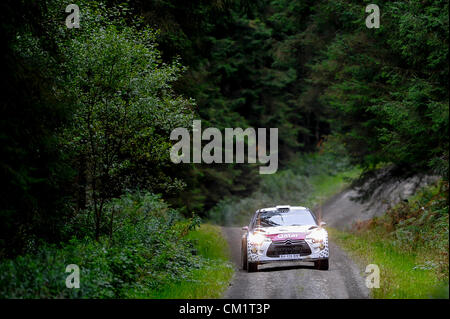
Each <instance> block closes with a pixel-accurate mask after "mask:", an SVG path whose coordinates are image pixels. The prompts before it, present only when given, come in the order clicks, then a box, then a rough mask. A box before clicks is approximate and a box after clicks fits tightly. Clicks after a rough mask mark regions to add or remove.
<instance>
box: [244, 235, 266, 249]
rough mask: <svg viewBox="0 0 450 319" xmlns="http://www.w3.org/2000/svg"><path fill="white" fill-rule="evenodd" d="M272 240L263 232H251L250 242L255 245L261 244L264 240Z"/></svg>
mask: <svg viewBox="0 0 450 319" xmlns="http://www.w3.org/2000/svg"><path fill="white" fill-rule="evenodd" d="M265 241H270V238H268V237H266V236H264V235H263V234H249V235H248V242H249V243H250V244H253V245H257V246H261V245H262V244H263V242H265Z"/></svg>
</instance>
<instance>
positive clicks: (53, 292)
mask: <svg viewBox="0 0 450 319" xmlns="http://www.w3.org/2000/svg"><path fill="white" fill-rule="evenodd" d="M106 211H107V212H108V213H109V215H108V216H109V218H110V221H111V220H112V222H111V225H112V227H113V232H112V233H111V235H110V236H109V237H108V236H105V237H102V238H101V239H100V241H99V242H96V241H94V240H93V239H92V237H89V236H88V234H91V235H92V234H93V229H92V224H91V226H89V225H88V224H83V222H84V221H88V220H89V218H87V217H86V216H87V215H89V214H88V213H87V212H86V213H84V214H83V215H82V216H79V217H80V218H78V219H76V221H77V223H75V226H74V227H75V228H78V229H82V230H84V231H86V233H84V234H81V233H80V235H82V236H84V237H82V238H81V237H80V238H73V239H72V240H71V241H69V242H68V243H66V244H61V247H57V246H55V245H42V246H41V247H40V248H38V250H37V252H36V253H34V254H27V255H24V256H19V257H17V258H15V259H12V260H5V261H3V262H1V263H0V298H126V297H127V296H129V295H133V294H135V291H136V290H139V291H141V292H142V294H143V295H144V296H145V292H146V291H150V290H152V291H155V290H158V289H161V288H162V287H163V286H165V285H167V284H169V283H176V282H177V281H180V280H183V279H184V278H186V277H189V276H190V274H191V272H192V271H193V270H194V269H197V268H199V267H201V266H202V265H203V264H204V260H203V259H202V258H201V257H199V256H196V255H195V254H194V251H193V248H192V247H193V246H192V243H191V241H190V240H188V239H187V238H186V235H187V234H188V232H189V231H190V230H191V229H193V228H194V227H195V226H196V225H198V223H199V220H198V219H197V218H191V219H182V218H181V217H180V215H179V214H178V212H177V211H176V210H174V209H170V208H169V207H168V205H167V204H166V203H164V202H163V201H162V200H161V198H160V196H158V195H154V194H149V193H134V194H126V195H124V196H123V197H121V198H120V199H115V200H113V201H111V202H109V203H108V205H107V207H106ZM113 211H115V212H116V214H115V217H114V219H112V216H114V215H112V212H113ZM69 264H76V265H78V266H79V267H80V289H68V288H66V286H65V279H66V277H67V276H68V275H69V273H65V269H66V266H67V265H69Z"/></svg>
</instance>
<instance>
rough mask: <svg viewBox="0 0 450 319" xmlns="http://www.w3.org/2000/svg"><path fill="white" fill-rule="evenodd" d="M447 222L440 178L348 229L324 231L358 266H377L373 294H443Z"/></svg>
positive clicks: (444, 186) (445, 194)
mask: <svg viewBox="0 0 450 319" xmlns="http://www.w3.org/2000/svg"><path fill="white" fill-rule="evenodd" d="M448 223H449V219H448V182H444V181H441V182H439V184H437V185H432V186H428V187H426V188H424V189H422V190H420V191H419V192H417V193H416V194H415V195H414V196H413V197H411V198H409V200H408V202H402V203H399V204H398V205H396V206H395V207H393V208H391V209H389V210H388V211H387V212H386V213H385V215H383V216H381V217H378V218H373V219H371V220H368V221H365V222H359V223H356V224H355V225H354V227H353V229H352V231H351V232H341V231H337V230H334V229H329V233H330V235H331V237H332V238H333V239H334V240H336V241H337V243H338V244H339V245H340V246H342V247H343V248H345V249H346V250H348V251H349V253H350V254H351V255H353V256H356V257H357V259H359V260H360V261H361V264H362V265H367V264H377V265H379V267H380V271H381V273H380V280H381V281H380V288H379V289H373V291H372V292H373V296H374V297H375V298H448V279H449V277H448V274H449V273H448V257H449V255H448V248H449V246H448V245H449V243H448V239H449V237H448Z"/></svg>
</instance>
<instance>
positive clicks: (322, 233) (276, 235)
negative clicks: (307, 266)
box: [241, 206, 329, 272]
mask: <svg viewBox="0 0 450 319" xmlns="http://www.w3.org/2000/svg"><path fill="white" fill-rule="evenodd" d="M324 226H325V223H324V222H320V221H318V220H317V218H316V216H315V215H314V213H313V212H311V211H310V210H309V209H308V208H305V207H301V206H276V207H270V208H263V209H260V210H258V211H256V213H255V215H254V216H253V218H252V220H251V222H250V225H249V226H245V227H243V230H245V231H246V232H245V234H244V235H243V236H242V249H241V259H242V268H243V269H244V270H247V271H248V272H253V271H257V270H258V265H260V264H265V263H269V262H274V261H308V262H309V261H311V262H314V266H315V267H316V269H320V270H328V255H329V254H328V233H327V231H326V230H325V229H324V228H323V227H324Z"/></svg>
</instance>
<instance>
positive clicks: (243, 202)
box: [209, 139, 359, 226]
mask: <svg viewBox="0 0 450 319" xmlns="http://www.w3.org/2000/svg"><path fill="white" fill-rule="evenodd" d="M339 149H341V150H339ZM321 150H322V151H321V152H317V153H310V154H299V155H298V156H297V159H296V160H295V161H292V162H291V163H290V164H289V166H288V167H287V168H286V169H283V170H281V171H278V172H277V174H272V175H265V176H263V177H262V178H261V183H260V184H259V185H258V188H257V189H256V190H255V191H254V192H253V193H252V194H250V196H247V197H243V198H240V197H237V196H235V197H232V196H230V197H227V198H224V199H223V200H221V201H219V203H218V204H217V205H216V206H214V207H213V208H212V209H211V210H210V211H209V218H210V219H211V220H213V221H214V222H216V223H219V224H222V225H234V226H242V225H246V224H247V223H248V222H249V220H250V218H251V216H252V215H253V214H254V212H255V211H256V210H258V209H260V208H264V207H272V206H276V205H292V206H306V207H309V208H311V209H314V208H315V207H316V206H317V205H318V204H320V202H322V201H323V200H325V199H326V198H328V197H329V196H331V195H333V194H335V193H336V192H338V191H339V190H341V189H342V187H343V186H344V185H346V184H348V182H349V181H350V180H351V179H352V178H355V177H357V175H358V174H359V170H356V169H354V168H353V167H351V166H350V165H349V159H348V156H346V155H345V151H344V150H342V145H341V146H339V144H337V143H336V142H335V141H334V140H333V139H330V141H329V142H327V143H324V144H323V146H322V148H321Z"/></svg>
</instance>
